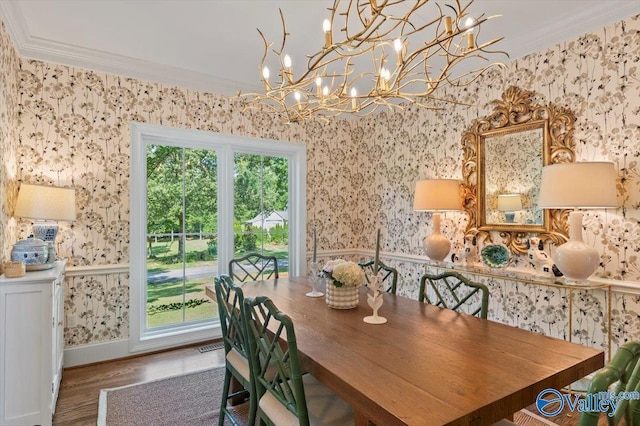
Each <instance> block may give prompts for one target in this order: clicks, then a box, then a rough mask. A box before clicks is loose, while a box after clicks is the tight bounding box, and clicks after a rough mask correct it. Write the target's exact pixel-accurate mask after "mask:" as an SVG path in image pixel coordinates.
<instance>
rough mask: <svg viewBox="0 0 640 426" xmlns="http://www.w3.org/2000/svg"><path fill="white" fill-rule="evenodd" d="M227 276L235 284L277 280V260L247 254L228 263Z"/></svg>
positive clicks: (270, 257) (273, 257)
mask: <svg viewBox="0 0 640 426" xmlns="http://www.w3.org/2000/svg"><path fill="white" fill-rule="evenodd" d="M229 276H230V277H231V278H232V279H233V280H234V281H236V282H245V281H258V280H270V279H277V278H278V259H276V257H275V256H264V255H262V254H259V253H249V254H247V255H246V256H243V257H240V258H237V259H231V261H229Z"/></svg>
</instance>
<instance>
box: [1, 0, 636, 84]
mask: <svg viewBox="0 0 640 426" xmlns="http://www.w3.org/2000/svg"><path fill="white" fill-rule="evenodd" d="M448 1H449V2H450V1H451V0H448ZM462 1H463V3H466V2H465V1H464V0H462ZM439 3H441V4H446V3H447V1H445V0H442V1H440V2H439ZM332 4H333V3H332V2H331V1H330V0H279V1H276V0H0V14H1V15H2V20H3V21H4V23H5V25H6V27H7V30H8V32H9V34H10V36H11V38H12V40H13V42H14V44H15V45H16V47H17V49H18V52H19V53H20V55H21V56H23V57H27V58H33V59H39V60H44V61H49V62H54V63H61V64H65V65H70V66H77V67H83V68H88V69H93V70H97V71H105V72H110V73H115V74H121V75H126V76H131V77H136V78H140V79H144V80H150V81H158V82H162V83H165V84H169V85H177V86H181V87H188V88H193V89H197V90H204V91H208V92H213V93H218V94H224V95H233V94H235V93H236V92H237V91H238V90H242V91H243V92H247V91H255V90H260V86H259V81H260V80H259V78H260V76H259V71H258V64H259V61H260V58H261V56H262V53H263V44H262V40H261V38H260V36H259V35H258V32H257V31H256V28H260V29H261V30H263V32H264V33H265V34H266V35H267V37H268V38H269V39H270V41H274V42H275V43H274V45H279V43H280V41H281V34H282V30H281V23H280V17H279V14H278V8H281V9H282V11H283V13H284V15H285V18H286V22H287V29H288V31H289V32H290V33H291V36H290V37H289V39H288V42H287V44H288V46H289V48H288V50H289V52H290V54H291V56H292V57H293V58H294V61H295V60H296V58H298V57H300V58H301V57H304V55H306V54H308V53H312V52H311V51H315V50H317V47H319V46H320V45H321V44H322V43H323V36H322V32H321V25H322V20H323V19H324V17H326V16H327V11H326V8H327V7H329V6H331V5H332ZM472 11H473V12H474V14H477V15H480V14H482V13H485V14H486V15H488V16H491V15H496V14H501V15H502V17H500V18H496V19H492V20H490V21H489V22H487V23H486V24H485V25H484V26H483V36H484V37H483V39H484V40H485V41H486V40H488V39H489V38H493V37H499V36H504V37H505V39H504V40H503V41H502V42H500V43H499V44H498V45H496V47H497V48H499V49H500V50H504V51H506V52H508V53H509V55H510V57H511V59H515V58H518V57H521V56H524V55H526V54H528V53H532V52H536V51H539V50H541V49H544V48H546V47H550V46H553V45H555V44H557V43H559V42H561V41H565V40H571V39H575V38H577V37H579V36H580V35H582V34H585V33H587V32H590V31H593V30H597V29H599V28H601V27H603V26H605V25H608V24H611V23H613V22H616V21H619V20H621V19H624V18H628V17H630V16H633V15H635V14H639V13H640V1H639V0H476V1H475V3H474V4H473V5H472ZM496 60H501V61H502V62H504V61H505V60H503V58H497V59H496ZM294 70H295V64H294Z"/></svg>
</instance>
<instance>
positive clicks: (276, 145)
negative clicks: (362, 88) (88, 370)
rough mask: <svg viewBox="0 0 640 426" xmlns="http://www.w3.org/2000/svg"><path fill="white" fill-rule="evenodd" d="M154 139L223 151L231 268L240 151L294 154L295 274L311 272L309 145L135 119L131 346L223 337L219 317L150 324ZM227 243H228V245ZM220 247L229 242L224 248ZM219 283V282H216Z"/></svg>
mask: <svg viewBox="0 0 640 426" xmlns="http://www.w3.org/2000/svg"><path fill="white" fill-rule="evenodd" d="M148 144H162V145H171V146H176V147H185V148H195V149H209V150H215V151H216V152H217V155H218V241H219V242H220V244H219V252H218V265H219V266H220V265H222V268H220V270H219V273H223V272H226V267H225V266H224V265H228V263H229V260H231V258H232V255H233V253H232V250H229V249H228V248H231V249H232V248H233V202H231V203H228V202H225V200H228V199H231V200H233V180H234V179H233V162H234V154H235V153H242V154H255V155H265V156H277V157H283V158H287V159H288V160H289V176H288V180H289V206H288V211H289V275H291V276H295V275H301V274H304V273H305V269H306V267H305V264H306V261H305V259H306V256H305V253H306V238H305V236H306V232H305V229H306V204H307V200H306V180H307V150H306V146H305V144H303V143H294V142H283V141H275V140H270V139H258V138H250V137H244V136H233V135H224V134H220V133H214V132H205V131H200V130H189V129H178V128H173V127H166V126H160V125H153V124H144V123H135V122H134V123H131V168H130V170H131V173H130V176H131V193H130V201H129V207H130V254H129V255H130V266H129V276H130V279H129V352H130V353H135V352H147V351H152V350H158V349H163V348H169V347H173V346H178V345H185V344H189V343H195V342H199V341H205V340H211V339H214V338H216V337H220V336H221V333H220V324H219V321H218V319H217V318H216V319H215V320H213V321H208V322H205V323H198V324H190V325H185V326H178V327H172V328H171V329H170V330H167V329H163V330H148V329H146V325H145V324H146V322H145V312H146V293H145V292H146V282H147V275H146V271H147V268H146V262H147V259H146V256H147V245H146V241H147V202H146V201H147V199H146V198H147V197H146V184H147V182H146V176H147V172H146V163H147V162H146V155H147V145H148ZM224 247H226V248H227V249H226V250H225V249H224ZM220 248H223V249H222V250H220ZM211 284H212V285H213V282H212V283H211Z"/></svg>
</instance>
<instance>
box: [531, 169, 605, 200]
mask: <svg viewBox="0 0 640 426" xmlns="http://www.w3.org/2000/svg"><path fill="white" fill-rule="evenodd" d="M538 206H539V207H541V208H543V209H568V208H581V209H601V208H608V207H616V206H617V199H616V171H615V168H614V165H613V163H608V162H585V163H562V164H552V165H549V166H545V167H543V168H542V182H541V184H540V198H539V200H538Z"/></svg>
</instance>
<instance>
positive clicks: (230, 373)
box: [214, 275, 257, 426]
mask: <svg viewBox="0 0 640 426" xmlns="http://www.w3.org/2000/svg"><path fill="white" fill-rule="evenodd" d="M214 284H215V289H216V301H217V304H218V313H219V316H220V327H221V328H222V339H223V341H224V352H225V374H224V384H223V387H222V401H221V404H220V417H219V419H218V426H223V424H224V420H225V417H226V418H228V419H229V420H230V421H231V422H232V423H233V424H234V425H235V424H238V419H235V418H234V415H233V412H232V411H231V410H229V407H228V402H229V400H230V399H235V398H244V399H246V398H247V397H248V398H249V424H253V422H254V420H255V415H256V414H255V413H256V402H257V399H256V393H255V390H254V386H253V381H252V380H251V368H250V367H249V352H248V350H247V339H246V337H247V336H246V329H245V327H244V325H243V321H244V319H243V317H242V312H241V311H242V309H243V301H244V296H243V293H242V289H241V288H240V287H238V286H237V285H236V284H235V283H234V282H233V280H231V277H229V276H228V275H220V276H217V277H215V279H214ZM232 377H233V378H235V379H236V380H237V381H238V383H239V384H240V385H242V389H241V390H238V391H236V392H233V393H229V391H230V387H231V378H232Z"/></svg>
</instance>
